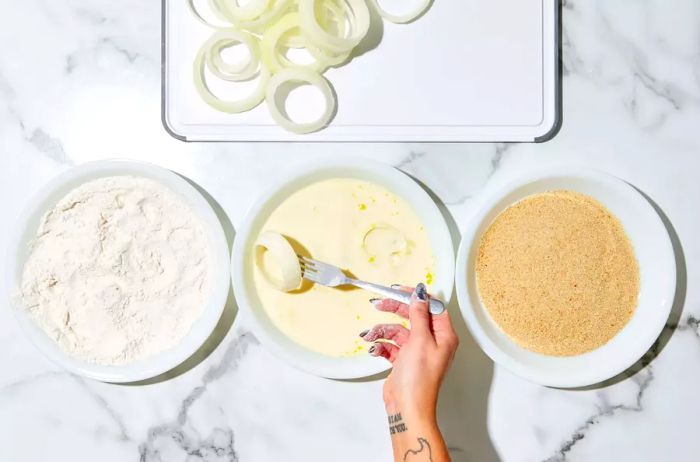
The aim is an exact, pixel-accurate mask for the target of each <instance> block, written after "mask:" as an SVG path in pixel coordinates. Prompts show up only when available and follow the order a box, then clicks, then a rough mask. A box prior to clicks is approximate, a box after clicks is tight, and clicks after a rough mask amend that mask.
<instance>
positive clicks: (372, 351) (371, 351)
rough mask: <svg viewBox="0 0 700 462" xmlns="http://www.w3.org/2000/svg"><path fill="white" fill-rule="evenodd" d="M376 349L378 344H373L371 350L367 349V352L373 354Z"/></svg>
mask: <svg viewBox="0 0 700 462" xmlns="http://www.w3.org/2000/svg"><path fill="white" fill-rule="evenodd" d="M375 351H377V346H376V345H372V346H371V347H369V350H367V353H369V354H371V355H374V352H375Z"/></svg>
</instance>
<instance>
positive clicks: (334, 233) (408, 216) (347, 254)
mask: <svg viewBox="0 0 700 462" xmlns="http://www.w3.org/2000/svg"><path fill="white" fill-rule="evenodd" d="M264 232H275V233H279V234H281V235H282V236H284V237H285V238H286V240H287V241H288V242H289V243H290V244H291V246H292V248H293V249H294V251H295V252H296V254H298V255H303V256H307V257H311V258H314V259H316V260H320V261H323V262H327V263H330V264H333V265H335V266H338V267H340V268H342V269H343V270H344V271H345V272H346V273H347V274H348V275H351V276H352V277H355V278H358V279H362V280H366V281H371V282H375V283H379V284H383V285H391V284H403V285H409V286H414V285H416V284H417V283H418V282H421V281H424V282H426V283H427V284H428V287H429V288H430V284H431V283H432V281H433V272H434V270H433V267H434V257H433V250H432V248H431V244H430V240H429V237H428V234H427V233H426V231H425V228H424V226H423V223H421V220H420V219H419V217H418V215H417V214H416V213H415V212H414V210H413V209H412V208H411V207H410V206H409V204H408V203H406V202H405V201H404V200H403V199H402V198H400V197H399V196H397V195H396V194H394V193H392V192H391V191H389V190H388V189H386V188H384V187H383V186H379V185H377V184H374V183H371V182H369V181H364V180H359V179H354V178H331V179H325V180H321V181H318V182H315V183H312V184H310V185H307V186H305V187H302V188H301V189H299V190H297V191H295V192H293V193H292V194H290V195H289V196H288V197H286V198H285V199H284V200H283V201H282V202H281V203H280V204H279V205H278V206H277V208H276V209H275V210H274V211H272V213H271V214H270V215H269V217H267V219H266V221H265V222H264V224H263V225H262V227H261V233H264ZM250 264H253V265H254V266H255V268H254V271H253V283H254V284H253V285H254V292H255V294H256V295H257V297H258V299H259V301H260V303H261V305H262V307H263V308H264V311H265V313H266V314H267V316H268V317H269V318H270V320H271V321H272V322H273V324H274V325H275V326H276V327H277V328H278V329H279V330H280V331H281V332H282V333H284V334H285V335H286V336H287V337H289V338H290V339H291V340H293V341H294V342H296V343H298V344H299V345H301V346H303V347H305V348H307V349H309V350H312V351H314V352H317V353H320V354H323V355H327V356H332V357H349V356H355V355H359V354H361V353H366V352H365V351H364V350H365V346H364V342H363V341H362V339H361V338H360V337H359V336H358V333H359V332H361V331H362V330H364V329H367V328H369V327H371V326H373V325H375V324H378V323H403V324H404V325H407V324H406V321H405V320H404V319H403V318H400V317H398V316H396V315H394V314H392V313H383V312H379V311H377V310H376V309H375V308H374V306H373V305H372V304H371V303H370V302H369V299H370V298H371V297H372V294H370V293H368V292H366V291H364V290H361V289H357V288H353V287H342V288H329V287H324V286H321V285H318V284H312V283H310V282H309V281H303V282H302V283H301V284H300V286H299V287H298V288H296V289H293V290H290V291H288V292H285V291H283V290H279V288H278V287H276V286H275V284H272V283H271V282H270V279H269V275H270V274H274V272H275V271H276V269H275V268H276V264H277V262H275V261H274V258H273V256H272V255H271V253H270V252H259V253H258V255H257V258H255V259H254V260H253V261H251V263H250Z"/></svg>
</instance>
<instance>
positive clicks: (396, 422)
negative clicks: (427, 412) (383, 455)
mask: <svg viewBox="0 0 700 462" xmlns="http://www.w3.org/2000/svg"><path fill="white" fill-rule="evenodd" d="M389 433H391V445H392V447H393V450H394V461H395V462H449V460H450V456H449V453H448V452H447V446H446V445H445V441H444V440H443V439H442V435H441V434H440V429H439V427H438V425H437V421H436V419H435V417H434V416H427V417H426V416H422V417H417V416H412V415H410V414H406V415H404V414H401V413H400V412H397V413H395V414H390V415H389Z"/></svg>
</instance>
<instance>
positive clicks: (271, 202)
mask: <svg viewBox="0 0 700 462" xmlns="http://www.w3.org/2000/svg"><path fill="white" fill-rule="evenodd" d="M330 178H356V179H360V180H366V181H369V182H372V183H374V184H377V185H381V186H383V187H385V188H387V189H388V190H389V191H392V192H393V193H395V194H397V195H398V196H399V197H402V198H403V199H404V200H405V201H406V202H407V203H408V204H409V205H410V206H411V207H412V208H413V210H414V211H415V212H416V214H418V216H419V218H420V219H421V221H422V223H423V224H424V226H425V229H426V231H427V233H428V236H429V238H430V242H431V244H432V246H433V254H434V257H435V275H436V276H435V280H434V281H433V287H432V292H433V293H434V294H435V295H436V296H438V297H440V298H442V299H443V300H444V301H445V302H448V301H449V299H450V297H451V296H452V287H453V281H454V248H453V246H452V239H451V238H450V233H449V230H448V228H447V224H446V223H445V219H444V217H443V216H442V214H441V213H440V210H439V209H438V207H437V205H436V204H435V202H433V200H432V199H431V198H430V196H429V195H428V194H427V193H426V192H425V190H423V188H422V187H421V186H419V185H418V183H416V182H415V181H413V180H412V179H411V178H410V177H409V176H407V175H405V174H404V173H402V172H400V171H399V170H397V169H395V168H393V167H391V166H389V165H385V164H381V163H377V162H373V161H369V160H363V159H354V158H349V159H348V158H346V159H334V160H323V161H316V162H314V163H313V164H307V165H305V166H302V167H299V168H296V169H295V170H294V171H293V172H292V173H291V174H290V175H288V176H287V177H286V178H284V179H282V180H281V181H280V182H279V183H278V184H277V185H276V186H275V187H273V188H272V189H271V190H270V191H269V192H267V193H266V194H264V195H263V196H262V197H261V198H260V199H259V200H258V201H257V203H256V204H255V205H254V206H253V207H252V208H251V209H250V210H249V211H248V213H247V215H246V217H245V219H244V221H243V224H242V225H241V226H240V227H239V229H238V232H237V234H236V241H235V243H234V245H233V256H232V259H231V265H232V271H231V275H232V278H233V291H234V293H235V295H236V301H237V302H238V305H239V307H240V309H241V312H242V313H245V314H246V315H249V317H250V319H251V323H252V328H253V330H254V334H255V335H256V336H257V337H258V338H259V339H260V340H261V341H262V343H263V344H264V345H265V346H266V347H267V348H268V349H269V350H270V351H272V352H273V354H275V355H276V356H277V357H279V358H280V359H282V360H284V361H286V362H288V363H290V364H292V365H294V366H296V367H298V368H299V369H302V370H304V371H307V372H310V373H312V374H316V375H319V376H322V377H328V378H336V379H351V378H359V377H367V376H370V375H374V374H378V373H380V372H383V371H386V370H387V369H389V363H388V362H387V361H386V360H385V359H383V358H374V357H371V356H369V355H362V356H356V357H352V358H336V357H331V356H326V355H322V354H319V353H316V352H314V351H311V350H308V349H306V348H304V347H302V346H300V345H298V344H297V343H295V342H294V341H292V340H291V339H289V338H288V337H287V336H286V335H285V334H284V333H282V332H281V331H280V330H279V329H278V328H277V327H276V326H275V325H274V324H273V322H272V321H271V320H270V318H269V317H268V316H267V314H266V313H265V310H264V308H263V307H262V306H261V304H260V302H259V300H258V298H257V295H256V294H255V289H254V285H253V249H254V243H255V239H256V238H257V236H258V234H259V233H260V231H261V227H262V225H263V224H264V223H265V221H266V219H267V218H268V216H269V215H270V213H272V211H274V210H275V209H276V208H277V207H278V206H279V204H280V203H281V202H282V201H283V200H284V199H285V198H286V197H287V196H289V194H291V193H293V192H294V191H297V190H298V189H300V188H302V187H304V186H306V185H309V184H311V183H315V182H317V181H321V180H325V179H330Z"/></svg>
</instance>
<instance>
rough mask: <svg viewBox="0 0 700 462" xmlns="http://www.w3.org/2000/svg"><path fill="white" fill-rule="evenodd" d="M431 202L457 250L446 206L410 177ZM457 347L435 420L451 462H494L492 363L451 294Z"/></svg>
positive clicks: (455, 232) (455, 230)
mask: <svg viewBox="0 0 700 462" xmlns="http://www.w3.org/2000/svg"><path fill="white" fill-rule="evenodd" d="M413 179H414V180H415V181H416V182H417V183H418V184H419V185H421V186H422V187H423V189H424V190H425V191H426V192H427V193H428V194H429V195H430V197H431V198H432V199H433V201H435V203H436V204H437V205H438V208H439V209H440V212H441V213H442V215H443V217H444V219H445V222H446V223H447V226H448V228H449V230H450V235H451V237H452V243H453V246H454V249H455V252H456V251H457V249H458V247H459V243H460V241H461V233H460V231H459V228H458V227H457V224H456V223H455V221H454V219H453V218H452V215H451V214H450V212H449V211H448V210H447V207H446V206H445V205H444V203H443V202H442V201H441V200H440V198H439V197H437V195H435V193H433V192H432V191H431V190H430V188H428V187H427V186H426V185H425V184H423V183H422V182H421V181H420V180H419V179H417V178H415V177H414V178H413ZM448 310H449V312H450V316H451V317H452V324H453V325H454V328H455V331H456V332H457V336H458V337H459V340H460V344H459V349H458V350H457V354H456V355H455V358H454V361H453V363H452V367H451V368H450V370H449V372H448V373H447V377H446V378H445V382H444V383H443V385H442V389H441V391H440V398H439V400H438V421H439V424H440V429H441V430H442V434H443V437H444V438H445V442H446V443H447V447H448V449H449V452H450V456H451V457H452V462H472V461H479V462H497V461H500V460H501V459H500V457H499V456H498V453H497V452H496V449H495V448H494V446H493V444H492V443H491V437H490V436H489V433H488V403H489V393H490V391H491V382H492V381H493V362H492V361H491V360H490V359H489V358H488V357H487V356H486V354H485V353H484V352H483V351H481V348H479V346H478V345H477V344H476V342H475V341H474V339H473V338H472V336H471V334H470V333H469V330H468V329H467V325H466V323H465V322H464V319H463V318H462V315H461V313H460V310H459V304H458V303H457V297H456V295H454V296H453V297H452V300H451V302H450V304H449V305H448Z"/></svg>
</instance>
